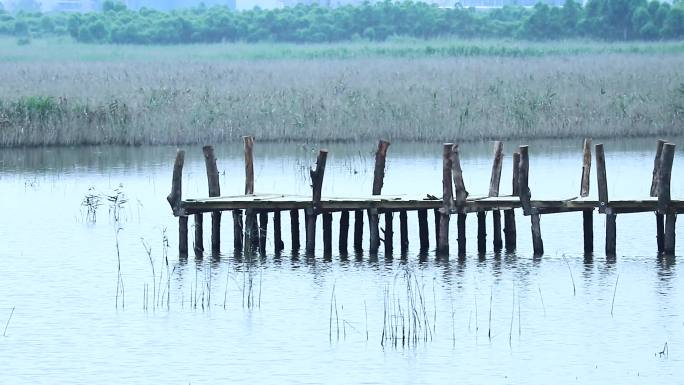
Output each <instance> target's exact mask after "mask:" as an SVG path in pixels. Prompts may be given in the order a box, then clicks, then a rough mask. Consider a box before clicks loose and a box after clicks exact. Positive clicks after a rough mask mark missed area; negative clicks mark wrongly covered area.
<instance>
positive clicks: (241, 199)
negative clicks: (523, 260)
mask: <svg viewBox="0 0 684 385" xmlns="http://www.w3.org/2000/svg"><path fill="white" fill-rule="evenodd" d="M389 145H390V143H389V142H387V141H384V140H381V141H380V142H379V144H378V150H377V152H376V154H375V170H374V174H373V175H374V179H373V186H372V190H371V195H361V196H356V197H324V196H322V194H321V192H322V186H323V180H324V175H325V165H326V160H327V154H328V152H327V150H321V151H320V152H319V154H318V158H317V161H316V167H315V168H314V169H311V170H310V175H311V188H312V194H311V195H289V194H282V193H273V194H255V193H254V159H253V148H254V138H252V137H245V138H244V150H245V195H238V196H221V194H220V188H219V177H218V168H217V165H216V158H215V156H214V150H213V148H212V147H211V146H205V147H204V148H203V153H204V158H205V164H206V169H207V181H208V197H205V198H194V199H182V170H183V163H184V159H185V152H184V151H182V150H179V151H178V153H177V155H176V161H175V163H174V169H173V179H172V186H171V193H170V194H169V196H168V197H167V200H168V202H169V205H170V206H171V209H172V210H173V213H174V215H175V216H177V217H178V221H179V222H178V224H179V232H178V234H179V242H178V244H179V253H180V255H181V256H187V251H188V239H187V238H188V217H189V216H193V217H194V222H195V240H194V247H193V249H194V251H195V252H196V253H197V254H198V256H201V253H202V252H203V251H204V244H203V226H202V223H203V214H204V213H211V217H212V226H211V229H212V236H211V249H212V253H219V252H220V227H221V213H222V212H223V211H232V214H233V215H232V217H233V246H234V248H235V249H236V250H243V249H244V251H245V252H254V251H257V250H258V251H259V252H261V253H264V252H265V249H266V244H267V242H266V241H267V239H268V221H269V214H271V215H272V217H273V219H272V223H273V225H272V234H273V241H274V242H273V245H274V246H275V252H276V253H279V252H281V251H282V250H283V249H284V242H283V240H282V235H281V226H282V224H281V212H283V211H286V212H289V216H290V226H291V232H290V233H291V237H292V241H291V247H292V249H293V250H297V249H299V247H300V245H301V243H300V239H299V237H300V235H299V230H300V224H299V212H300V211H303V212H304V227H305V237H306V243H305V248H306V252H307V253H310V254H313V253H314V252H315V250H316V229H317V226H316V221H317V218H318V216H321V217H322V218H323V221H322V222H323V223H322V227H323V251H324V254H325V255H330V253H331V252H332V221H333V216H332V213H334V212H340V213H341V214H340V218H339V221H340V225H339V231H340V233H339V237H338V240H339V251H340V253H346V252H347V246H348V233H349V228H350V213H351V212H353V213H354V216H353V218H354V226H353V247H354V250H355V251H357V252H360V251H363V250H364V246H363V238H364V223H363V222H364V212H365V213H366V214H367V220H368V235H369V239H368V249H367V250H368V251H369V252H370V253H371V254H374V253H377V252H378V249H379V247H380V244H381V243H383V244H384V250H385V254H386V255H391V254H392V253H393V250H394V249H393V235H394V227H393V221H394V217H393V214H394V213H395V212H396V213H399V221H400V228H399V236H400V242H399V245H400V250H401V254H402V255H405V254H406V252H407V251H408V248H409V237H408V225H407V221H408V219H407V212H408V211H417V213H418V216H417V219H418V232H419V237H418V238H419V243H420V250H421V252H424V251H426V250H427V249H428V248H429V243H430V241H429V234H428V220H427V217H428V211H430V210H432V211H433V212H434V221H435V223H434V233H435V242H434V244H435V250H436V251H437V255H439V256H443V257H448V256H449V234H450V233H451V230H450V218H451V216H452V215H456V216H457V221H456V226H457V231H456V234H457V243H458V255H459V256H463V255H465V254H466V231H465V226H466V216H467V215H468V214H469V213H476V214H477V250H478V253H483V252H485V251H486V248H487V246H486V238H487V229H486V226H487V225H486V221H487V219H486V213H487V212H491V213H492V215H491V221H492V233H493V234H492V238H493V247H494V251H495V252H499V251H500V250H502V248H503V247H504V244H505V248H506V250H508V251H512V250H515V249H516V234H517V231H516V216H515V210H516V209H522V212H523V214H524V215H525V216H529V217H530V225H531V226H530V227H531V232H532V246H533V250H534V254H535V255H541V254H543V253H544V244H543V241H542V235H541V226H540V216H541V215H543V214H554V213H565V212H576V211H581V212H582V218H583V232H584V240H583V241H584V251H585V253H592V252H593V242H594V234H593V231H594V230H593V227H594V226H593V213H594V210H595V209H598V210H597V211H598V212H599V214H604V215H605V218H606V225H605V232H606V234H605V239H606V242H605V252H606V255H615V254H616V238H617V237H616V231H617V225H616V223H617V222H616V218H617V215H618V214H628V213H640V212H653V213H655V219H656V220H655V222H656V223H655V225H656V226H655V228H656V241H657V249H658V252H659V253H663V254H669V255H672V254H674V250H675V222H676V219H677V214H682V213H684V201H682V200H680V199H672V197H671V194H670V183H671V178H672V166H673V160H674V153H675V145H674V144H671V143H667V142H666V141H664V140H658V141H657V144H656V155H655V159H654V162H653V177H652V180H651V181H650V182H651V185H650V196H649V197H638V198H635V199H613V200H611V199H609V195H608V182H607V173H606V160H605V154H604V151H605V150H604V146H603V144H597V145H595V146H594V152H595V155H596V163H595V167H596V181H597V189H598V199H592V198H589V197H588V195H589V185H590V174H591V168H592V165H591V163H592V161H591V160H592V151H591V150H592V146H591V139H585V141H584V146H583V156H582V158H581V161H582V162H581V163H582V177H581V180H580V189H579V190H580V194H579V195H580V196H579V197H577V196H571V197H567V198H557V197H554V198H551V199H543V198H540V197H535V198H534V199H533V198H532V191H531V189H530V186H529V183H528V182H529V172H530V169H529V152H528V146H520V147H519V148H518V151H516V152H514V153H513V156H512V159H513V173H512V175H513V178H512V181H511V182H512V187H513V194H512V195H509V196H505V195H504V196H501V195H499V185H500V179H501V168H502V163H503V144H502V143H501V142H499V141H496V142H494V160H493V163H492V172H491V178H490V186H489V191H488V193H487V195H481V196H476V195H471V194H469V193H468V191H466V188H465V184H464V182H463V170H462V169H461V164H460V157H459V148H458V145H454V144H452V143H445V144H444V145H443V147H442V149H443V152H442V159H443V173H442V194H441V197H438V196H434V195H429V194H424V195H382V187H383V179H384V175H385V157H386V155H387V151H388V148H389ZM243 211H244V217H243ZM501 211H503V214H504V215H503V219H504V226H503V228H502V223H501ZM381 215H382V216H383V217H384V227H383V228H382V229H381V228H380V216H381ZM381 230H382V237H381V235H380V234H381ZM637 230H638V231H643V228H640V229H637ZM502 232H503V234H504V237H503V238H502V236H501V235H502ZM504 240H505V242H504Z"/></svg>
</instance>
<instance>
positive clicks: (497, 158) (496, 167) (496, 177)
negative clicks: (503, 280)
mask: <svg viewBox="0 0 684 385" xmlns="http://www.w3.org/2000/svg"><path fill="white" fill-rule="evenodd" d="M502 166H503V143H502V142H501V141H498V140H497V141H494V161H493V162H492V174H491V177H490V178H489V196H490V197H498V196H499V186H500V185H501V168H502ZM492 222H493V223H492V230H493V232H494V234H493V239H494V241H493V246H494V252H498V251H501V248H502V247H503V242H502V240H501V211H499V210H492Z"/></svg>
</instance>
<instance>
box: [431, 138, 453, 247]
mask: <svg viewBox="0 0 684 385" xmlns="http://www.w3.org/2000/svg"><path fill="white" fill-rule="evenodd" d="M453 148H454V144H453V143H444V146H443V149H442V208H441V209H439V214H440V215H439V216H440V219H439V227H438V228H437V233H438V234H439V241H438V242H437V253H438V254H439V255H442V256H449V217H450V216H451V209H452V207H454V191H453V187H452V183H453V182H452V171H451V169H452V165H451V161H452V159H453V156H452V152H453ZM435 214H436V213H435Z"/></svg>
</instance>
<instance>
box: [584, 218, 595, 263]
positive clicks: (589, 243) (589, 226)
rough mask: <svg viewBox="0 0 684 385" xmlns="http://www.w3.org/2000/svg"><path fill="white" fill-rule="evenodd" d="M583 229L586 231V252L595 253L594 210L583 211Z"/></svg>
mask: <svg viewBox="0 0 684 385" xmlns="http://www.w3.org/2000/svg"><path fill="white" fill-rule="evenodd" d="M582 228H583V231H584V252H585V253H587V254H588V253H592V252H593V251H594V210H593V209H591V210H582Z"/></svg>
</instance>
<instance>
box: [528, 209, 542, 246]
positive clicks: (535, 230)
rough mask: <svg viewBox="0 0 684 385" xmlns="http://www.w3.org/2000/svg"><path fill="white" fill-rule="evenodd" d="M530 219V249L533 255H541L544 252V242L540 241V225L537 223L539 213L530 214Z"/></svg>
mask: <svg viewBox="0 0 684 385" xmlns="http://www.w3.org/2000/svg"><path fill="white" fill-rule="evenodd" d="M530 220H531V223H532V250H533V252H534V255H542V254H544V242H543V241H542V236H541V226H540V224H539V221H540V215H539V214H538V213H534V214H532V215H530Z"/></svg>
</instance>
